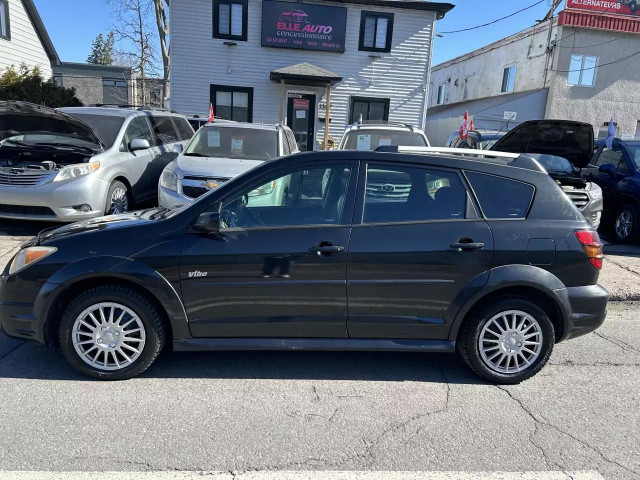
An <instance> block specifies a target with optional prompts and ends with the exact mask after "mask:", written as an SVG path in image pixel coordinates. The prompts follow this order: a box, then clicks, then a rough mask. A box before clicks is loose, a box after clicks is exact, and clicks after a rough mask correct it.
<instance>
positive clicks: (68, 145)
mask: <svg viewBox="0 0 640 480" xmlns="http://www.w3.org/2000/svg"><path fill="white" fill-rule="evenodd" d="M34 145H36V146H42V147H66V148H73V149H76V150H84V151H85V152H87V151H88V152H91V153H95V152H96V151H95V150H94V149H93V148H91V147H83V146H82V145H73V144H71V143H60V142H38V143H34Z"/></svg>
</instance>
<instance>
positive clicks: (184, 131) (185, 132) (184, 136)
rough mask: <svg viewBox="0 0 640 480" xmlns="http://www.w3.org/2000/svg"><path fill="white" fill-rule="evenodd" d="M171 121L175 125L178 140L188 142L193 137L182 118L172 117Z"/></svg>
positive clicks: (188, 126) (190, 129) (189, 127)
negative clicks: (178, 136)
mask: <svg viewBox="0 0 640 480" xmlns="http://www.w3.org/2000/svg"><path fill="white" fill-rule="evenodd" d="M173 121H174V123H175V124H176V128H177V129H178V135H180V140H189V139H190V138H191V137H193V128H191V125H189V122H187V119H186V118H182V117H173Z"/></svg>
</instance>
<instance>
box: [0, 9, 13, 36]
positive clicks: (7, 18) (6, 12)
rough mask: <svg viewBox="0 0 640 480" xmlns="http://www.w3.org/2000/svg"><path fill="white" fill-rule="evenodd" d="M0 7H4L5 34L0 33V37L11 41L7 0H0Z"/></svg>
mask: <svg viewBox="0 0 640 480" xmlns="http://www.w3.org/2000/svg"><path fill="white" fill-rule="evenodd" d="M0 8H2V9H4V18H5V22H6V24H5V27H6V31H7V33H6V35H2V34H1V33H0V39H2V40H7V41H11V18H10V17H9V0H0Z"/></svg>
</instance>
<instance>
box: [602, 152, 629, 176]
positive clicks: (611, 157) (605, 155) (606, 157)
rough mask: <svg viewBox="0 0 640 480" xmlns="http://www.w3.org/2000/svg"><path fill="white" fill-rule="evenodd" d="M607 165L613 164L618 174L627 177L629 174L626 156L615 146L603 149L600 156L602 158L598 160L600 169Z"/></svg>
mask: <svg viewBox="0 0 640 480" xmlns="http://www.w3.org/2000/svg"><path fill="white" fill-rule="evenodd" d="M607 163H610V164H612V165H613V166H614V167H616V170H617V171H618V173H622V174H624V175H626V174H627V173H629V171H628V169H627V162H626V160H625V159H624V155H623V154H622V150H620V147H619V146H616V145H614V146H613V148H612V149H611V148H607V147H605V148H603V149H602V153H601V154H600V158H598V164H597V165H598V167H600V166H601V165H605V164H607Z"/></svg>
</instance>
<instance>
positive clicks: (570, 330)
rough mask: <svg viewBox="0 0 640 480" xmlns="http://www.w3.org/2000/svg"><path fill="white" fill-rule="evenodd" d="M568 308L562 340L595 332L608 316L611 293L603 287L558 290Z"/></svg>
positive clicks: (593, 286)
mask: <svg viewBox="0 0 640 480" xmlns="http://www.w3.org/2000/svg"><path fill="white" fill-rule="evenodd" d="M555 293H556V294H557V295H558V296H559V297H560V298H561V300H562V301H563V304H564V306H565V308H566V307H568V308H567V311H566V312H565V325H564V332H563V335H562V338H560V340H568V339H571V338H576V337H580V336H582V335H585V334H587V333H590V332H593V331H594V330H596V329H597V328H598V327H600V325H602V324H603V322H604V319H605V317H606V316H607V302H608V301H609V292H608V291H607V290H606V289H605V288H604V287H603V286H602V285H589V286H585V287H567V288H563V289H560V290H556V291H555Z"/></svg>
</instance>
